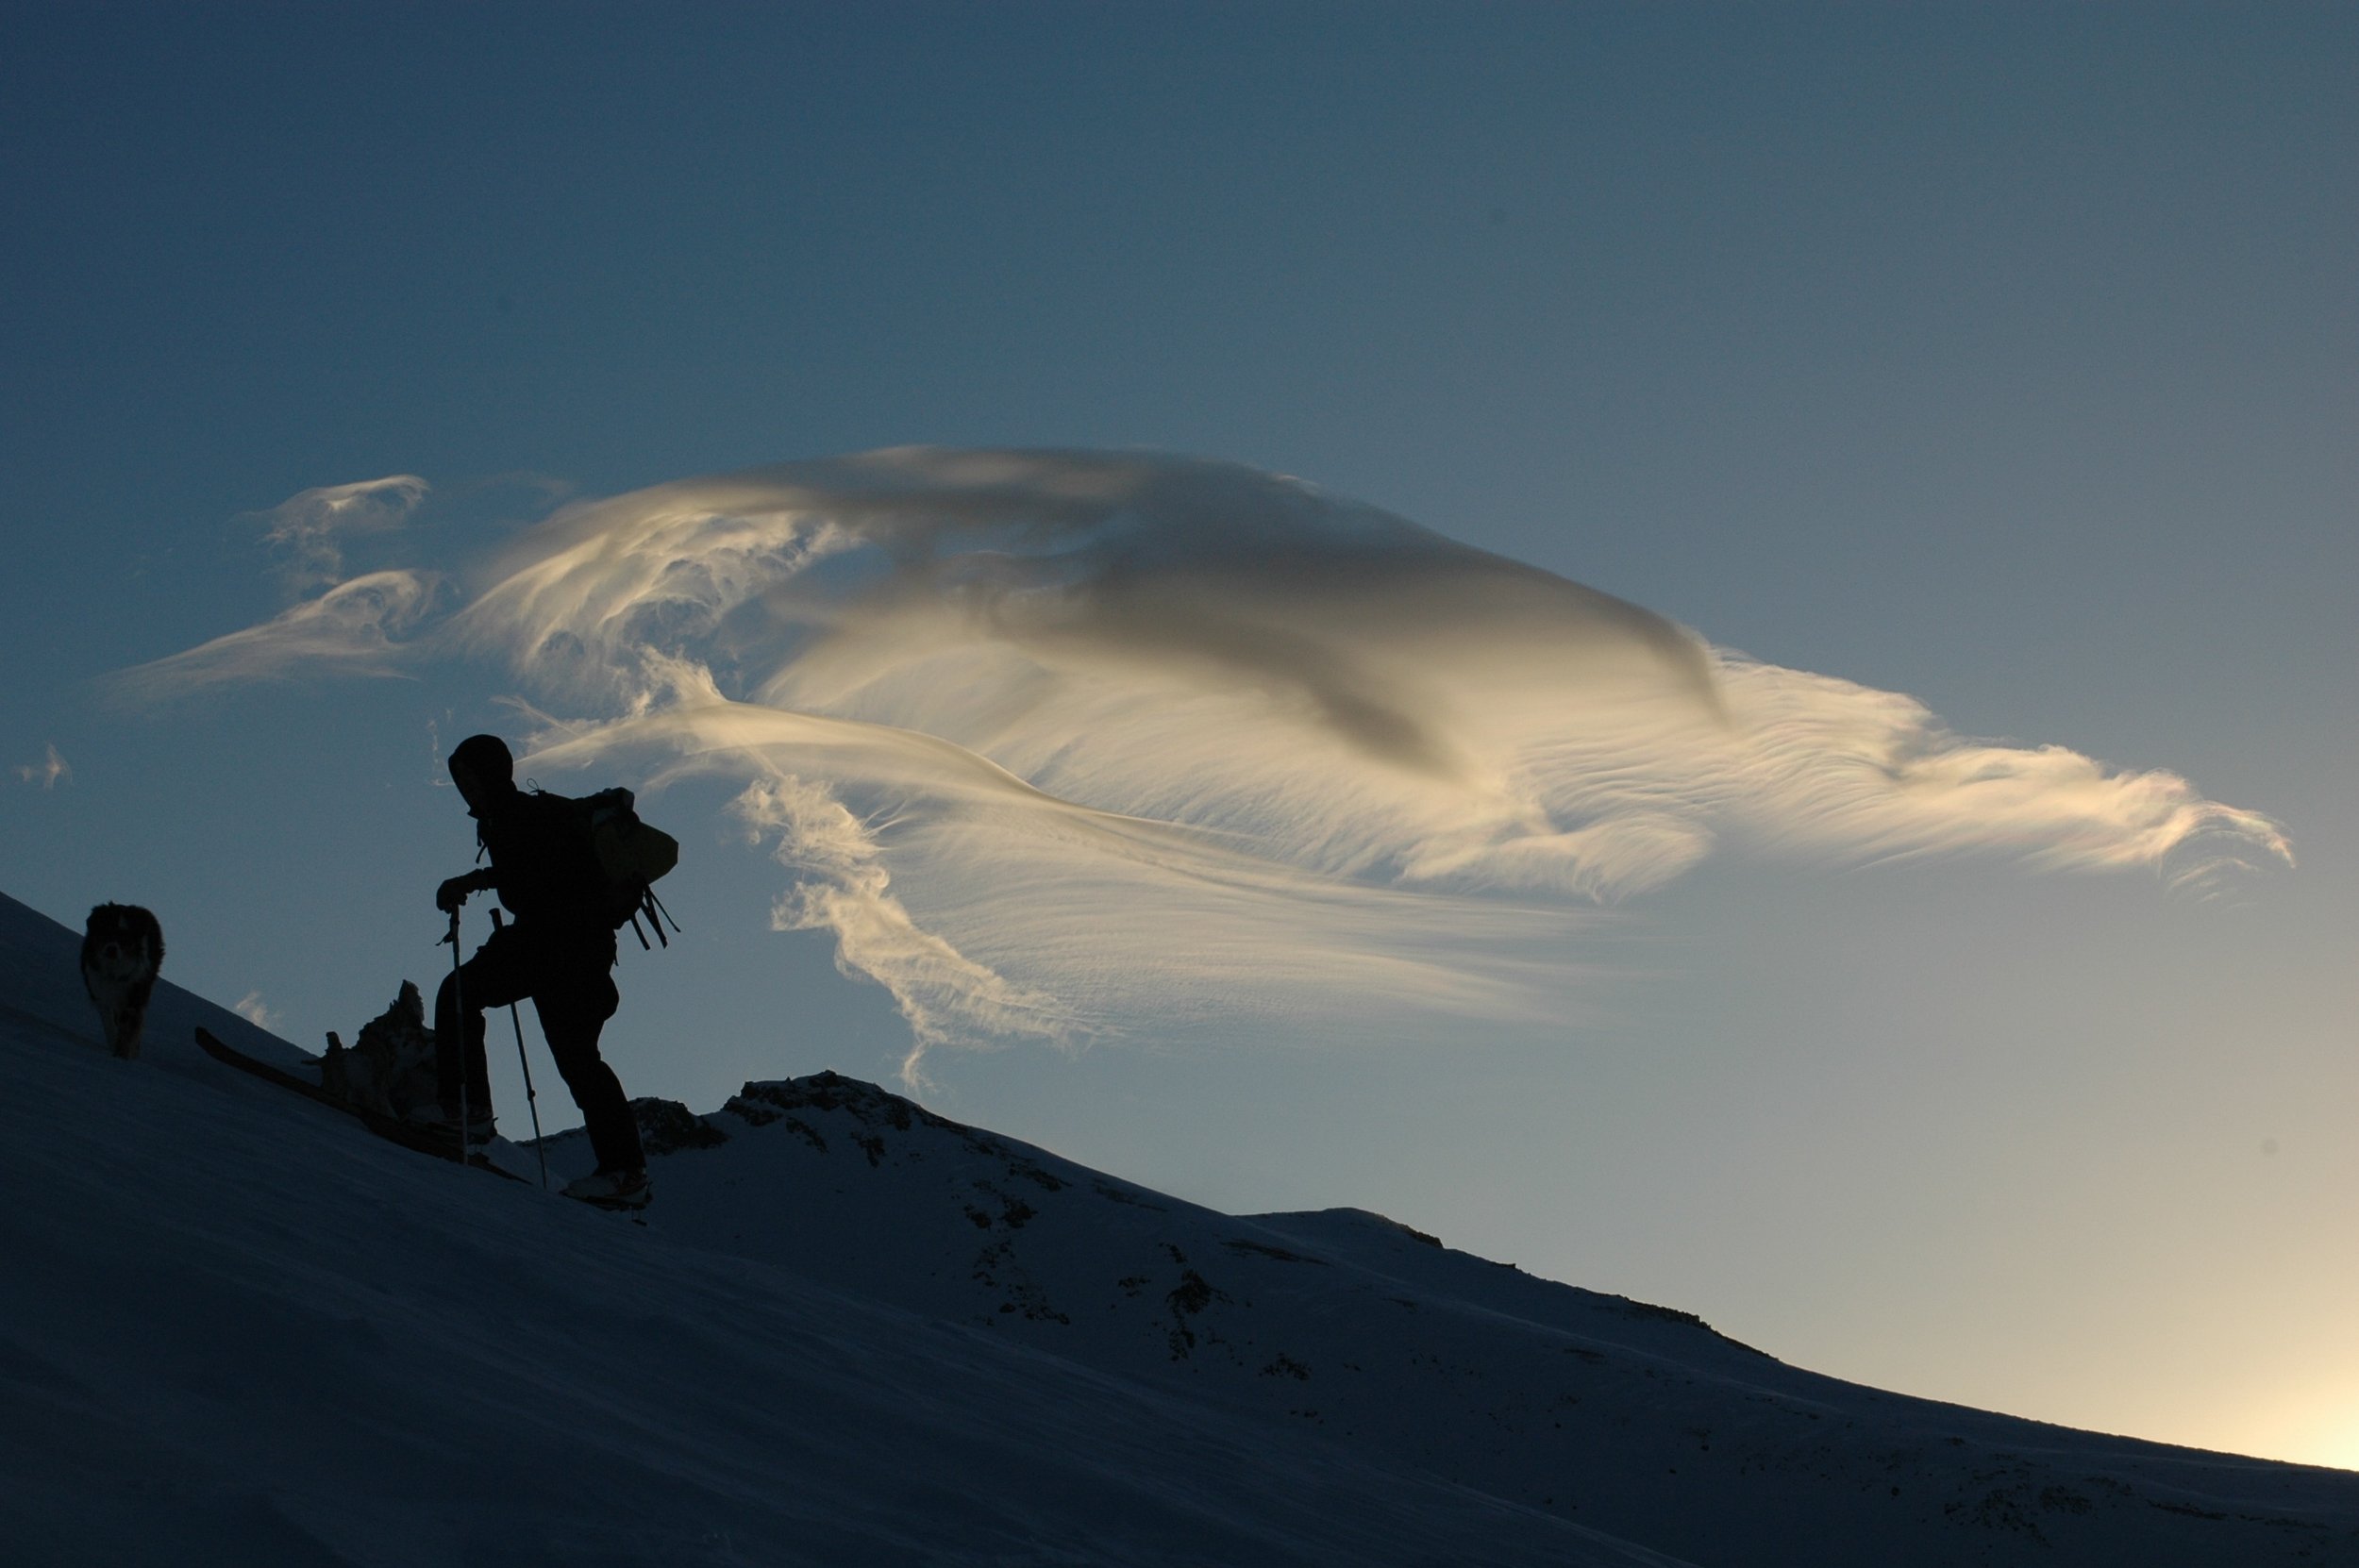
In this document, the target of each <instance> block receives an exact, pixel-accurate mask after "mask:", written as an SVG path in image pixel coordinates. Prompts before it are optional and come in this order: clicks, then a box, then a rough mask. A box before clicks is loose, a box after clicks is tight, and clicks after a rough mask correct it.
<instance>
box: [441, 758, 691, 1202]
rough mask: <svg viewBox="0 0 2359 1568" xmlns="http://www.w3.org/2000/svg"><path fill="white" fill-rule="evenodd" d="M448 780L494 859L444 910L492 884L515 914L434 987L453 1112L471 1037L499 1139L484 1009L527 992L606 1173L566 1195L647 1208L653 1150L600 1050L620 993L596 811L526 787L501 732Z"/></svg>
mask: <svg viewBox="0 0 2359 1568" xmlns="http://www.w3.org/2000/svg"><path fill="white" fill-rule="evenodd" d="M450 779H451V782H452V783H454V784H456V785H458V786H459V793H460V795H461V796H462V797H463V798H464V799H465V800H466V802H467V811H468V814H469V815H470V816H472V817H474V818H475V819H476V839H477V842H478V844H480V846H481V848H482V851H483V852H484V853H486V854H488V855H490V857H491V859H492V863H491V864H490V865H488V866H486V867H485V868H483V869H482V870H480V871H475V872H470V873H468V874H467V875H466V876H454V877H452V878H450V879H449V880H448V881H446V882H444V883H443V885H442V886H441V887H440V888H439V889H437V890H436V891H435V894H434V904H435V908H437V909H441V910H443V912H444V913H445V914H447V913H450V912H452V911H454V910H456V909H459V908H460V906H461V905H462V904H464V903H465V902H466V901H467V898H468V895H469V894H471V893H477V892H485V891H487V890H495V891H496V892H498V893H499V900H500V902H501V903H502V904H503V905H505V906H506V907H507V909H508V912H509V913H510V914H511V915H513V916H515V917H516V918H515V924H513V925H511V926H503V927H501V928H500V929H498V930H496V931H494V932H493V933H492V940H491V941H489V942H485V943H484V944H483V945H482V946H481V947H479V948H477V950H476V955H475V957H474V958H472V959H468V960H467V961H466V962H465V963H464V964H463V965H461V966H460V968H459V970H458V972H457V974H456V975H446V976H443V989H442V991H441V993H439V994H438V995H437V996H436V997H435V1000H434V1051H435V1068H436V1072H437V1074H438V1076H439V1077H440V1080H441V1082H440V1089H441V1098H442V1108H441V1114H442V1117H443V1120H445V1121H446V1122H448V1123H452V1124H456V1123H457V1122H458V1120H459V1107H460V1072H461V1067H460V1061H461V1058H460V1042H461V1041H462V1040H463V1041H464V1043H465V1057H464V1062H465V1066H464V1073H465V1082H466V1098H467V1111H468V1117H469V1121H470V1124H471V1125H470V1126H469V1128H468V1139H469V1142H475V1141H477V1140H480V1139H485V1138H489V1137H490V1136H491V1131H492V1085H491V1080H490V1078H489V1077H488V1076H486V1073H485V1069H484V1059H483V1009H486V1008H499V1007H506V1006H508V1005H509V1004H510V1003H512V1002H517V1001H521V1000H523V999H524V998H525V997H527V996H529V997H531V998H532V1007H533V1010H534V1011H535V1012H537V1013H538V1014H539V1015H540V1018H541V1032H542V1033H543V1034H544V1035H545V1036H547V1038H548V1043H549V1054H550V1055H551V1056H553V1057H555V1058H556V1059H557V1070H558V1071H559V1072H560V1073H562V1074H563V1075H564V1076H565V1087H566V1088H568V1089H570V1090H572V1091H573V1094H574V1103H575V1104H576V1105H577V1106H579V1107H580V1108H581V1117H582V1122H583V1124H584V1127H585V1130H587V1131H588V1133H589V1135H590V1146H591V1148H592V1149H594V1151H596V1154H597V1157H598V1168H597V1170H596V1172H595V1173H594V1174H593V1175H591V1176H584V1177H582V1178H581V1179H580V1180H578V1181H575V1182H573V1183H571V1184H569V1185H568V1186H567V1187H566V1189H565V1193H566V1195H567V1196H569V1197H577V1198H585V1199H588V1200H589V1201H591V1202H593V1203H600V1204H605V1205H608V1206H622V1207H637V1206H638V1205H640V1204H644V1202H645V1201H646V1198H647V1192H648V1189H647V1158H646V1155H645V1153H644V1151H643V1150H642V1149H641V1148H640V1145H639V1124H638V1120H637V1118H636V1117H634V1116H633V1115H632V1114H631V1109H630V1102H629V1101H628V1100H627V1099H626V1098H625V1097H624V1095H623V1085H622V1080H621V1079H619V1078H617V1077H616V1076H614V1069H612V1068H611V1067H609V1066H608V1065H607V1064H606V1062H605V1060H604V1059H602V1058H601V1057H600V1056H599V1055H598V1031H599V1030H600V1029H602V1028H603V1027H604V1026H605V1025H606V1021H607V1020H608V1019H610V1018H611V1017H613V1016H614V1009H615V1008H616V1007H617V1006H619V1005H620V1003H621V996H620V994H619V993H617V992H616V991H615V989H614V976H613V973H612V972H613V968H614V956H615V954H614V923H613V921H612V920H611V917H610V912H609V907H610V904H611V898H612V893H611V888H610V885H609V883H608V882H607V880H606V877H605V876H604V874H603V873H602V872H601V871H600V869H599V864H598V860H597V857H596V855H595V853H594V850H593V848H592V844H591V839H590V831H589V826H588V812H587V811H586V809H585V808H584V805H583V803H582V802H580V801H577V800H572V799H568V798H567V797H566V796H564V795H557V794H548V793H544V792H539V791H535V792H531V793H527V792H524V791H523V790H520V789H518V788H516V760H515V758H514V757H513V756H511V755H510V752H509V750H508V746H507V744H506V742H503V741H501V740H500V739H499V737H497V736H495V735H471V736H469V737H468V738H467V739H466V740H464V741H461V742H459V745H458V748H457V749H456V750H454V751H453V752H452V753H451V754H450ZM454 989H455V990H456V994H454ZM462 1010H463V1013H464V1016H463V1017H462V1016H460V1014H461V1012H462ZM462 1029H463V1031H464V1032H463V1034H462V1033H461V1031H462Z"/></svg>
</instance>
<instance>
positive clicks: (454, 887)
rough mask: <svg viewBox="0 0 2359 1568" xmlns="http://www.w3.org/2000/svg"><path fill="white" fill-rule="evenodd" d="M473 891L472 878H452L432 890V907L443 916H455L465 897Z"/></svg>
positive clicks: (474, 889) (473, 881)
mask: <svg viewBox="0 0 2359 1568" xmlns="http://www.w3.org/2000/svg"><path fill="white" fill-rule="evenodd" d="M475 891H476V885H475V878H474V877H472V876H453V877H451V878H449V879H448V880H446V881H445V882H443V885H442V886H441V887H439V888H436V889H435V890H434V907H435V908H436V909H440V910H442V911H443V913H444V914H456V913H458V911H459V907H460V905H461V904H464V903H465V902H466V901H467V895H468V894H469V893H471V892H475Z"/></svg>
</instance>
